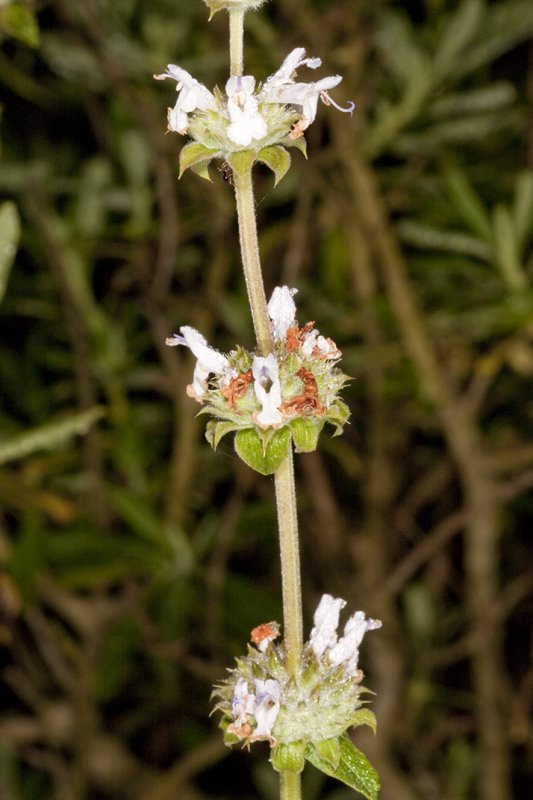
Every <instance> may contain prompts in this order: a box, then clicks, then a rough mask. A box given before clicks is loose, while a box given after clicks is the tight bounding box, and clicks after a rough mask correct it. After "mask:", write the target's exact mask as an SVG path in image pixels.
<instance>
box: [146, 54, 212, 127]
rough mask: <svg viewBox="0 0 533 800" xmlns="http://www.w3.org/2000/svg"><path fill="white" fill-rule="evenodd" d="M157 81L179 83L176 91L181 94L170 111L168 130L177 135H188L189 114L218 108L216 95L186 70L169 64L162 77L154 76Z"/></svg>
mask: <svg viewBox="0 0 533 800" xmlns="http://www.w3.org/2000/svg"><path fill="white" fill-rule="evenodd" d="M154 78H155V79H156V80H157V81H164V80H165V78H172V79H173V80H175V81H177V84H176V91H177V92H179V95H178V100H177V102H176V105H175V106H174V108H169V109H168V130H169V131H176V132H177V133H186V132H187V126H188V123H189V119H188V116H187V115H188V114H190V113H191V112H192V111H196V109H199V110H200V111H208V110H209V109H214V108H216V103H215V98H214V95H212V94H211V92H210V91H209V89H207V88H206V87H205V86H204V85H203V83H200V82H199V81H197V80H196V78H193V77H192V75H190V74H189V73H188V72H187V71H186V70H184V69H182V68H181V67H177V66H176V65H175V64H169V65H168V66H167V68H166V71H165V72H163V73H162V74H161V75H154Z"/></svg>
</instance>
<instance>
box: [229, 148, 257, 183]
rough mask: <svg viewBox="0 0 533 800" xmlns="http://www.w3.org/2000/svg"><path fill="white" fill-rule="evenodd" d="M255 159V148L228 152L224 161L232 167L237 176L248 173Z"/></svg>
mask: <svg viewBox="0 0 533 800" xmlns="http://www.w3.org/2000/svg"><path fill="white" fill-rule="evenodd" d="M255 159H256V153H255V150H239V151H238V152H237V153H230V154H229V155H228V156H227V158H226V161H227V163H228V164H229V165H230V167H231V168H232V170H233V172H234V174H235V176H236V177H238V176H239V175H248V173H249V172H250V170H251V169H252V164H253V163H254V161H255Z"/></svg>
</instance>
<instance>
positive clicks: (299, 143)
mask: <svg viewBox="0 0 533 800" xmlns="http://www.w3.org/2000/svg"><path fill="white" fill-rule="evenodd" d="M283 143H284V145H285V146H286V147H295V148H296V149H297V150H299V151H300V153H301V154H302V155H303V157H304V158H307V141H306V140H305V138H304V137H303V136H299V137H298V138H297V139H285V140H284V142H283Z"/></svg>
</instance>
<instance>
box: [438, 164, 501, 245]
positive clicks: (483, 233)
mask: <svg viewBox="0 0 533 800" xmlns="http://www.w3.org/2000/svg"><path fill="white" fill-rule="evenodd" d="M444 179H445V181H446V186H447V188H448V194H449V195H450V198H451V200H452V201H453V203H454V204H455V205H456V206H457V209H458V211H459V212H460V214H461V217H462V218H463V220H464V221H465V222H466V224H467V225H468V226H469V228H470V229H471V231H472V232H473V233H475V234H476V235H477V236H479V237H480V238H481V239H483V240H484V241H485V242H490V241H491V240H492V226H491V224H490V218H489V215H488V214H487V210H486V208H485V206H484V205H483V202H482V200H481V198H480V197H479V195H478V194H477V192H476V191H475V189H474V187H473V186H472V184H471V183H470V181H469V180H468V178H467V177H466V175H465V173H464V172H461V171H460V170H458V169H457V168H455V167H447V168H445V169H444Z"/></svg>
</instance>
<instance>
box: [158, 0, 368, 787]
mask: <svg viewBox="0 0 533 800" xmlns="http://www.w3.org/2000/svg"><path fill="white" fill-rule="evenodd" d="M205 1H206V4H207V6H208V7H209V9H210V11H211V16H212V15H213V14H215V13H216V12H218V11H220V10H227V12H228V15H229V38H230V75H229V78H228V80H227V81H226V84H225V87H224V91H221V90H220V89H219V88H215V89H213V91H210V90H209V89H208V88H206V87H205V86H204V85H202V84H201V83H199V82H198V81H197V80H196V79H195V78H194V77H193V76H192V75H190V74H189V73H188V72H187V71H186V70H184V69H182V68H181V67H179V66H176V65H174V64H169V65H168V66H167V68H166V70H165V72H163V73H162V74H160V75H156V76H154V77H155V78H156V79H157V80H165V79H167V78H170V79H171V80H174V81H176V90H177V93H178V96H177V102H176V103H175V105H174V106H173V107H170V108H169V109H168V129H169V131H174V132H176V133H179V134H181V135H184V136H187V137H189V141H188V142H187V143H186V144H185V145H184V146H183V148H182V150H181V153H180V175H182V174H183V173H184V172H185V170H187V169H191V170H193V171H194V172H196V173H197V174H198V175H200V176H201V177H203V178H206V179H207V180H210V178H209V172H208V167H209V164H210V163H211V162H212V161H213V160H218V161H221V162H222V163H223V166H224V170H227V171H228V173H229V174H230V175H231V183H232V184H233V186H234V189H235V199H236V206H237V216H238V223H239V239H240V249H241V255H242V265H243V270H244V277H245V281H246V287H247V292H248V299H249V303H250V310H251V315H252V320H253V324H254V330H255V336H256V347H255V350H254V351H253V352H249V351H248V350H246V349H244V348H243V347H240V346H236V347H235V349H234V350H232V351H231V352H229V353H227V354H224V353H221V352H219V351H218V350H216V349H215V348H214V347H211V346H210V345H209V344H208V343H207V341H206V339H205V337H204V336H203V335H202V333H201V332H200V331H197V330H195V329H194V328H192V327H190V326H187V325H184V326H182V327H181V329H180V333H179V334H174V335H172V336H169V338H168V339H167V344H168V345H170V346H175V345H183V346H185V347H188V348H189V349H190V350H191V352H192V353H193V355H194V356H195V358H196V359H197V362H196V367H195V370H194V375H193V379H192V382H191V383H190V385H189V386H188V387H187V393H188V394H189V396H190V397H191V398H193V399H194V400H195V401H196V402H197V403H199V404H200V405H201V409H200V413H201V414H206V415H208V416H209V417H210V419H209V422H208V423H207V429H206V436H207V439H208V441H209V442H210V444H211V445H212V447H213V448H214V449H216V447H217V445H218V443H219V442H220V440H221V438H222V437H223V436H225V435H227V434H234V444H235V450H236V452H237V454H238V455H239V456H240V458H242V459H243V460H244V461H245V462H246V463H247V464H248V465H249V466H250V467H251V468H252V469H254V470H257V471H258V472H260V473H261V474H263V475H274V480H275V488H276V506H277V514H278V527H279V543H280V556H281V573H282V591H283V636H281V629H280V625H279V624H278V623H277V622H275V621H272V622H266V623H259V624H258V625H257V627H256V628H254V630H253V631H252V632H251V644H249V645H248V651H247V653H246V655H244V656H242V657H240V658H238V659H237V663H236V666H235V667H234V668H233V669H231V670H230V671H229V677H227V678H226V679H225V680H222V681H221V682H220V683H219V684H218V685H217V686H216V687H215V689H214V692H213V698H214V701H215V711H217V712H218V713H220V714H221V721H220V725H221V728H222V730H223V732H224V741H225V742H226V744H228V745H229V746H232V745H240V746H246V747H249V746H251V745H252V744H253V743H254V742H257V741H267V742H268V743H269V744H270V748H271V751H270V753H271V755H270V761H271V764H272V766H273V768H274V769H275V770H277V771H278V772H279V774H280V797H281V798H282V800H298V799H299V798H301V782H300V773H301V772H302V770H303V768H304V764H305V761H306V760H307V761H309V762H310V763H311V764H313V765H314V766H315V767H317V768H318V769H320V770H322V771H323V772H324V773H326V774H327V775H329V776H332V777H334V778H337V779H338V780H340V781H343V782H344V783H346V784H348V786H350V787H352V788H353V789H354V790H356V791H358V792H359V793H361V794H362V795H364V796H365V797H367V798H369V800H374V798H376V797H377V794H378V790H379V780H378V776H377V774H376V772H375V770H374V768H373V767H372V765H371V764H370V763H369V761H368V759H367V758H366V757H365V755H364V754H363V753H362V752H361V751H360V750H358V749H357V748H356V747H355V746H354V745H353V743H352V741H351V739H350V738H349V735H348V730H349V729H350V728H352V727H354V726H358V725H368V726H370V727H371V728H372V729H373V730H375V725H376V722H375V717H374V714H373V713H372V711H370V710H369V709H368V708H366V706H365V702H366V701H365V700H364V699H363V698H364V695H365V691H367V690H365V689H364V688H363V686H362V683H361V682H362V680H363V677H364V675H363V672H362V671H361V669H360V668H359V647H360V644H361V641H362V639H363V636H364V635H365V633H366V632H367V631H368V630H372V629H375V628H379V627H380V626H381V622H380V621H379V620H374V619H369V618H367V617H366V616H365V614H364V613H363V612H362V611H356V612H355V613H353V614H351V615H350V616H348V619H347V621H346V623H345V625H344V629H343V632H342V634H339V633H338V628H339V618H340V613H341V610H342V609H343V608H344V606H345V605H346V603H345V601H344V600H343V599H342V598H336V597H333V596H332V595H329V594H325V595H323V597H322V599H321V600H320V602H319V605H318V607H317V609H316V611H315V615H314V625H313V628H312V630H311V633H310V636H309V639H308V640H307V641H305V642H304V636H303V622H302V603H301V581H300V560H299V545H298V524H297V513H296V494H295V488H294V468H293V452H296V453H302V452H311V451H313V450H315V449H316V447H317V443H318V438H319V435H320V433H321V431H322V428H323V427H324V425H325V423H329V424H330V425H331V426H333V435H338V434H340V433H342V429H343V425H344V424H345V423H346V421H347V419H348V416H349V411H348V408H347V406H346V404H345V403H344V401H343V400H342V399H341V397H340V392H341V390H342V388H343V386H344V384H345V383H346V381H347V380H348V378H347V376H346V375H344V373H343V372H342V370H341V369H340V368H339V366H338V363H339V361H340V358H341V355H342V354H341V352H340V350H339V348H338V347H337V345H336V344H335V342H333V341H332V340H331V339H330V338H328V337H327V336H324V335H322V334H321V333H320V332H319V330H318V329H317V328H316V327H315V322H314V321H307V322H305V323H304V324H302V325H300V324H299V322H298V321H297V312H296V304H295V302H294V295H295V294H296V292H297V289H296V288H292V287H288V286H278V287H276V288H275V289H274V291H273V293H272V296H271V298H270V299H269V301H268V302H267V299H266V296H265V290H264V286H263V277H262V273H261V264H260V256H259V247H258V238H257V225H256V217H255V203H254V193H253V182H252V169H253V166H254V164H255V163H256V162H258V161H259V162H262V163H263V164H265V165H266V166H267V167H268V168H270V169H271V170H272V172H273V173H274V177H275V182H276V183H278V182H279V181H280V180H281V178H282V177H283V176H284V175H285V173H286V172H287V170H288V169H289V167H290V163H291V157H290V153H289V148H297V149H298V150H300V151H301V152H303V153H304V154H305V139H304V133H305V131H306V130H307V128H308V127H309V125H311V124H312V122H313V121H314V119H315V117H316V114H317V109H318V102H319V101H322V103H324V104H325V105H328V106H329V105H332V106H334V107H335V108H336V109H338V110H340V111H343V112H347V113H351V112H352V111H353V103H350V104H349V105H348V106H347V107H346V108H342V107H341V106H339V105H338V104H337V103H336V102H335V101H334V100H333V98H332V97H331V96H330V94H329V92H330V91H331V90H332V89H334V88H335V87H336V86H337V85H338V84H339V83H340V82H341V80H342V78H341V76H340V75H333V76H329V77H325V78H321V79H319V80H317V81H315V82H304V81H300V80H299V79H298V77H297V75H298V71H300V70H303V69H304V68H306V69H308V70H309V69H311V70H316V69H318V68H319V67H320V66H321V60H320V58H316V57H313V58H309V57H307V56H306V53H305V50H304V48H302V47H298V48H296V49H294V50H293V51H292V52H291V53H289V54H288V55H287V57H286V58H285V60H284V61H283V63H282V64H281V66H280V68H279V69H278V70H277V72H275V73H274V74H273V75H270V77H268V78H266V80H265V81H264V82H263V83H258V82H257V81H256V79H255V77H254V76H252V75H244V74H243V31H244V17H245V14H246V12H247V11H249V10H252V9H255V8H257V7H258V6H260V5H261V0H205Z"/></svg>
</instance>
